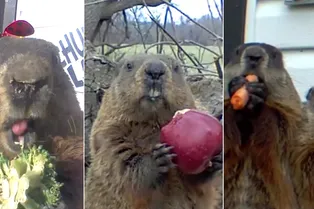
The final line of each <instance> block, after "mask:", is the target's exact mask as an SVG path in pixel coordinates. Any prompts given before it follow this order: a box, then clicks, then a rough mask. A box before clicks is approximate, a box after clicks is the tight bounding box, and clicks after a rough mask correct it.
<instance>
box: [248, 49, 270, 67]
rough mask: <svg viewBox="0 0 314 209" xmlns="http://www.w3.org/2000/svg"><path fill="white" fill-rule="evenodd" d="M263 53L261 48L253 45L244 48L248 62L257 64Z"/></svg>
mask: <svg viewBox="0 0 314 209" xmlns="http://www.w3.org/2000/svg"><path fill="white" fill-rule="evenodd" d="M264 54H265V53H264V51H263V49H261V48H260V47H258V46H254V47H250V48H248V49H247V50H246V53H245V58H246V60H247V61H248V62H249V63H250V64H258V63H260V61H261V60H262V59H263V56H264Z"/></svg>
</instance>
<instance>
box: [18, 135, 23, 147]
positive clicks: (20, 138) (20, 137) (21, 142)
mask: <svg viewBox="0 0 314 209" xmlns="http://www.w3.org/2000/svg"><path fill="white" fill-rule="evenodd" d="M18 143H19V144H20V145H21V146H24V136H19V142H18Z"/></svg>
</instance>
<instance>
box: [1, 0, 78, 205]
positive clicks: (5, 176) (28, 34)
mask: <svg viewBox="0 0 314 209" xmlns="http://www.w3.org/2000/svg"><path fill="white" fill-rule="evenodd" d="M69 14H70V15H69ZM83 42H84V1H81V0H80V1H76V0H75V1H74V0H66V1H61V0H57V1H56V0H9V1H1V2H0V177H1V184H0V191H1V192H0V193H1V195H0V196H1V198H0V208H8V209H27V208H38V209H39V208H40V209H41V208H53V209H57V208H58V209H83V204H84V200H83V195H84V194H83V193H84V172H83V170H84V166H83V164H84V159H83V157H84V141H83V131H84V130H83V129H84V126H83V122H84V121H83V110H84V90H83V89H84V71H83V64H84V61H83V60H84V58H83V56H84V44H83Z"/></svg>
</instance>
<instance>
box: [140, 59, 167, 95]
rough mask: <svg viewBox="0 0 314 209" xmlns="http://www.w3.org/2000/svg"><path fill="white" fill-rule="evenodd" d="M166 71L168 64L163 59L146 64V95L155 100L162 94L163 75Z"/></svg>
mask: <svg viewBox="0 0 314 209" xmlns="http://www.w3.org/2000/svg"><path fill="white" fill-rule="evenodd" d="M165 73H166V66H165V64H164V63H162V62H161V61H151V62H148V63H147V64H146V68H145V77H146V79H145V80H146V82H145V83H146V96H147V97H148V98H149V99H150V100H152V101H155V100H156V99H158V98H160V97H161V96H162V89H163V76H164V75H165Z"/></svg>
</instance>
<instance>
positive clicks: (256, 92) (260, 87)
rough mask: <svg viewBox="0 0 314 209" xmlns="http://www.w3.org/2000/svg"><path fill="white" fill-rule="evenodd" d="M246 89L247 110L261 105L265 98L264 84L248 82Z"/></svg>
mask: <svg viewBox="0 0 314 209" xmlns="http://www.w3.org/2000/svg"><path fill="white" fill-rule="evenodd" d="M246 89H247V91H248V92H249V94H250V98H249V101H248V104H247V108H248V109H251V110H252V109H254V108H255V107H256V106H258V105H260V104H263V103H264V102H265V100H266V97H267V90H266V86H265V84H264V83H258V82H249V83H247V84H246Z"/></svg>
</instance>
